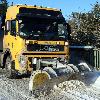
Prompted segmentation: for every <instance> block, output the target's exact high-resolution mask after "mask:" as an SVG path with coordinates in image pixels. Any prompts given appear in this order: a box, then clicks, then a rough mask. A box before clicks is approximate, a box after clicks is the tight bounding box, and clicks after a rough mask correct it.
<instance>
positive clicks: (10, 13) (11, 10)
mask: <svg viewBox="0 0 100 100" xmlns="http://www.w3.org/2000/svg"><path fill="white" fill-rule="evenodd" d="M20 8H30V9H32V8H33V9H34V8H35V9H40V10H47V11H54V12H61V10H58V9H55V8H49V7H42V6H36V5H34V6H31V5H14V6H10V7H8V9H7V13H6V20H11V19H15V18H16V15H17V14H18V13H19V9H20Z"/></svg>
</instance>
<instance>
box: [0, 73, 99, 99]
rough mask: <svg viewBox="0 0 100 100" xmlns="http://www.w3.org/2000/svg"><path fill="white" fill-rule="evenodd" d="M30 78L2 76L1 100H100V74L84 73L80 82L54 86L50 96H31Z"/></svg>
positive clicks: (0, 85)
mask: <svg viewBox="0 0 100 100" xmlns="http://www.w3.org/2000/svg"><path fill="white" fill-rule="evenodd" d="M28 83H29V78H23V79H16V80H15V79H7V78H5V77H4V75H2V74H1V75H0V100H100V72H87V73H82V75H81V76H80V78H79V80H70V81H66V82H63V83H60V84H59V85H58V86H54V89H53V90H52V91H51V92H50V94H48V95H46V94H40V96H39V97H38V98H34V95H33V96H29V91H28Z"/></svg>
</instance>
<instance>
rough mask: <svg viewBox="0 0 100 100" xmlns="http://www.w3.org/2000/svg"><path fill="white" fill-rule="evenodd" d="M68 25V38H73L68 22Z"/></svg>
mask: <svg viewBox="0 0 100 100" xmlns="http://www.w3.org/2000/svg"><path fill="white" fill-rule="evenodd" d="M66 26H67V32H68V40H70V38H71V26H70V25H69V24H68V23H66Z"/></svg>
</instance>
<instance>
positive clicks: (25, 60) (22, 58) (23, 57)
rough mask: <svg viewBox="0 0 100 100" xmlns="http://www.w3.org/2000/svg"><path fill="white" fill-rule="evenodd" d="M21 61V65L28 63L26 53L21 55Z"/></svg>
mask: <svg viewBox="0 0 100 100" xmlns="http://www.w3.org/2000/svg"><path fill="white" fill-rule="evenodd" d="M19 63H20V65H21V67H25V66H26V63H27V59H26V57H25V56H24V55H21V56H19Z"/></svg>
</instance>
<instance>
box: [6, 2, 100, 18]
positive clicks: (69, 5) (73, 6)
mask: <svg viewBox="0 0 100 100" xmlns="http://www.w3.org/2000/svg"><path fill="white" fill-rule="evenodd" d="M7 1H8V2H9V5H11V3H12V2H13V4H14V5H15V4H27V5H38V6H44V7H52V8H57V9H61V10H62V13H63V15H64V17H65V18H68V16H69V15H70V14H71V13H72V12H87V11H90V10H91V8H92V5H93V4H95V3H96V1H98V2H99V3H100V0H7ZM91 4H92V5H91Z"/></svg>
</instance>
